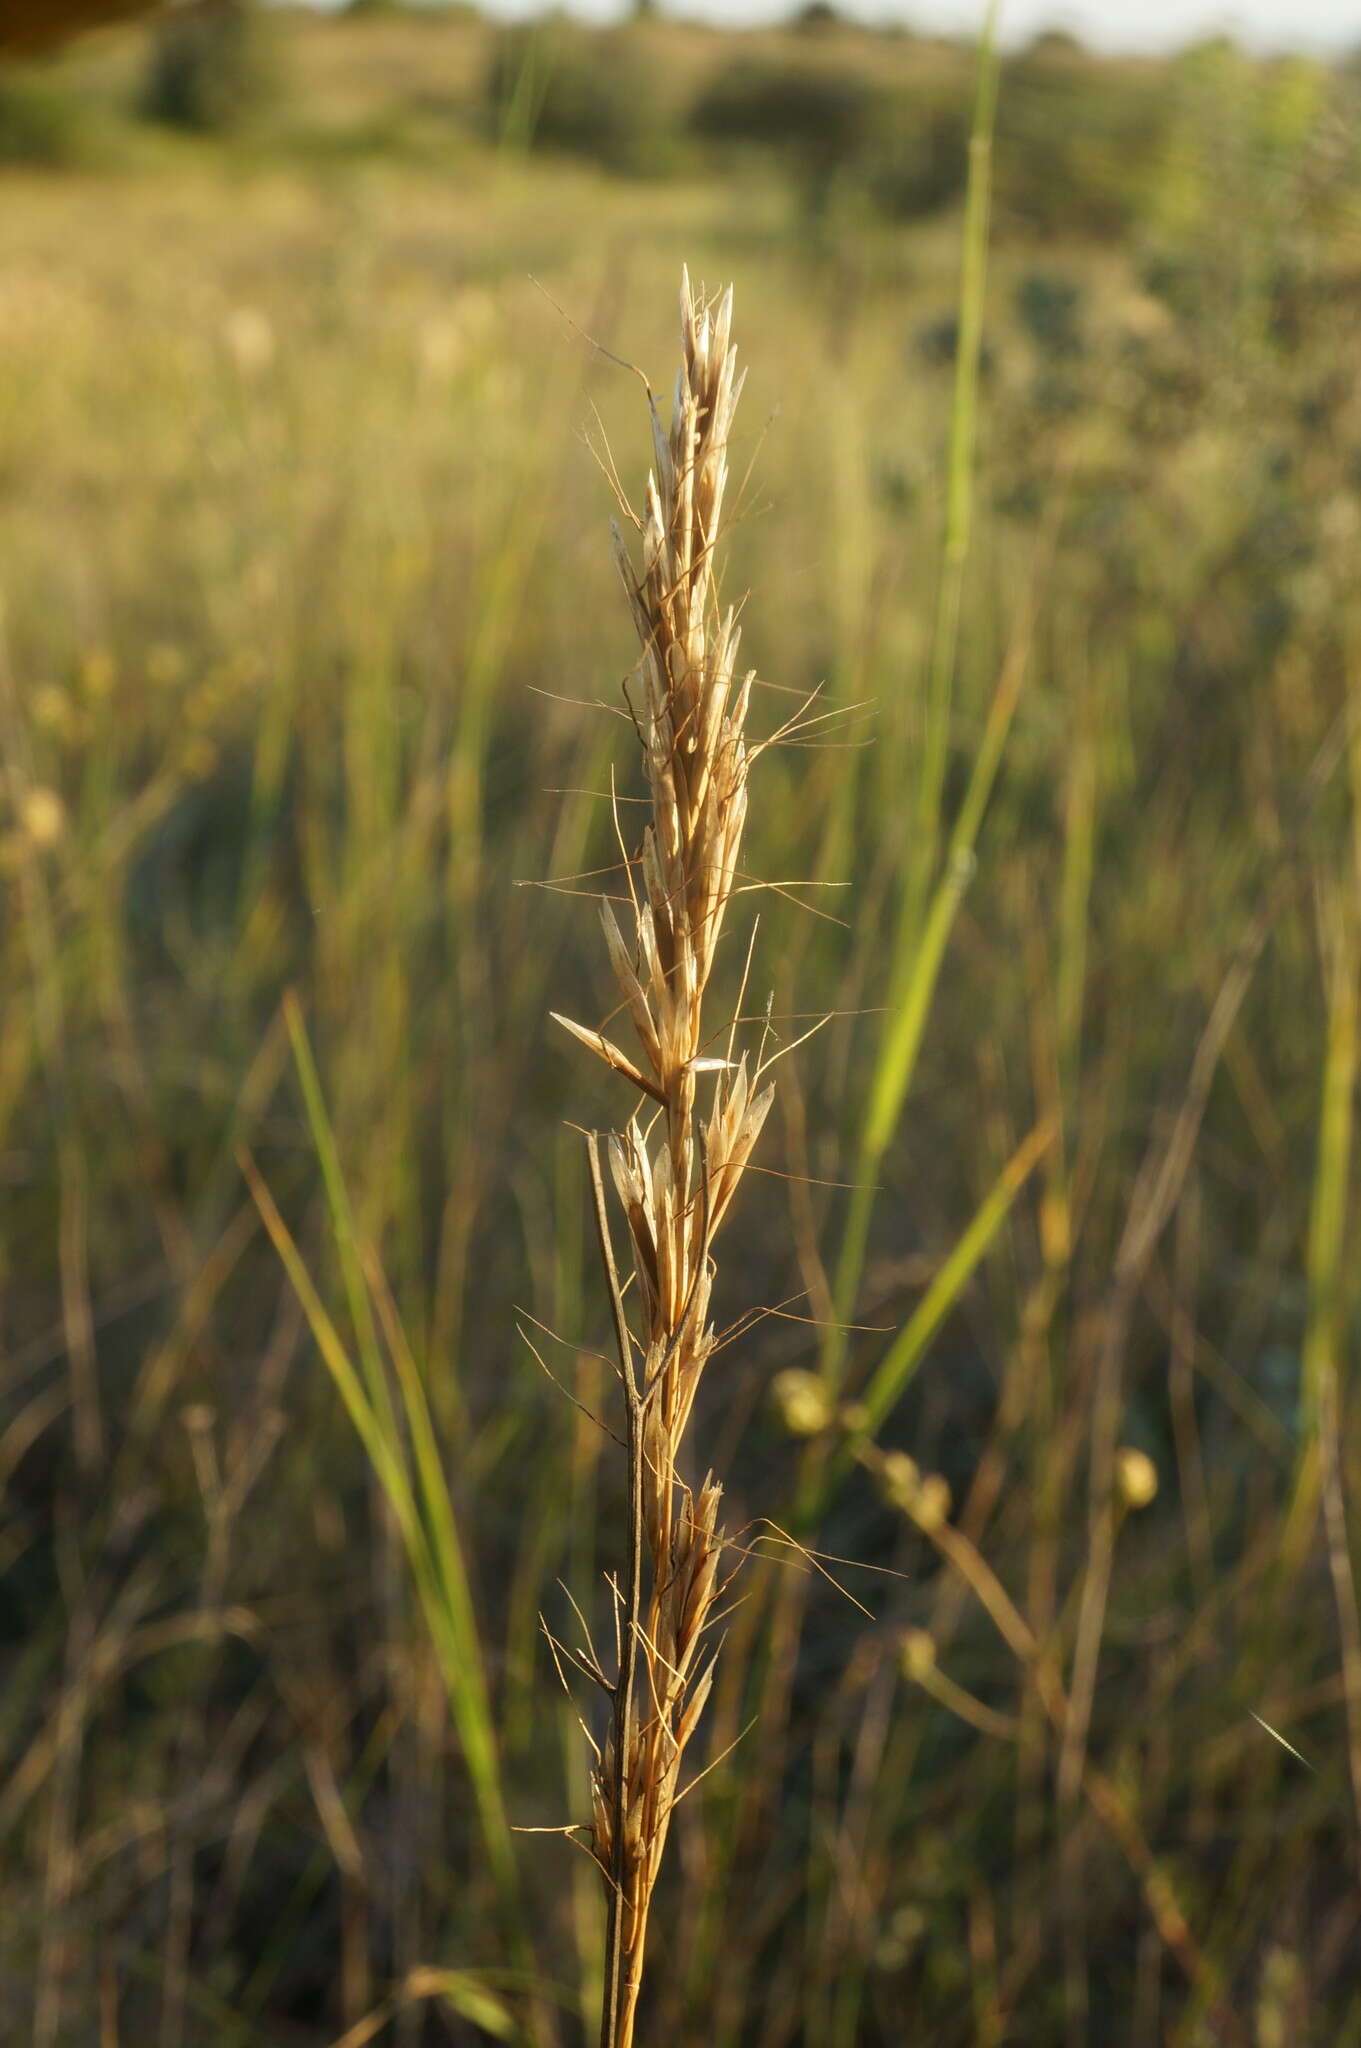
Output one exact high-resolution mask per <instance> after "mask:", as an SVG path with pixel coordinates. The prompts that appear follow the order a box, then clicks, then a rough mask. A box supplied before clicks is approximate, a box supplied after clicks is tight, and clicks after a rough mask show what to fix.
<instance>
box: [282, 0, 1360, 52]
mask: <svg viewBox="0 0 1361 2048" xmlns="http://www.w3.org/2000/svg"><path fill="white" fill-rule="evenodd" d="M322 4H328V0H322ZM329 4H335V0H329ZM483 4H484V5H485V6H486V8H487V11H488V12H489V13H493V14H502V15H512V14H514V15H520V14H538V13H541V12H542V11H543V8H544V6H545V5H546V4H548V0H483ZM564 4H566V5H567V7H568V8H569V10H570V12H572V13H573V14H579V15H582V16H585V17H588V18H591V19H595V20H609V19H613V18H615V17H617V16H618V15H619V14H621V13H623V12H625V11H626V9H625V6H624V4H623V0H564ZM839 4H842V5H843V6H844V8H845V11H846V12H847V13H848V14H861V15H865V16H867V17H868V18H870V19H872V20H886V19H888V20H897V21H905V22H907V23H908V24H909V25H910V26H911V27H913V28H918V29H921V30H923V31H924V32H925V33H927V34H931V33H939V34H946V35H953V34H968V33H971V32H972V31H973V30H975V29H976V28H977V26H978V24H979V22H980V21H981V19H982V15H983V4H982V0H839ZM661 5H662V8H663V11H664V12H672V11H674V12H676V13H680V14H686V15H690V16H702V17H704V18H705V19H707V20H710V21H719V22H759V21H779V20H782V19H784V18H785V17H786V16H788V15H789V14H791V13H793V12H794V11H795V0H661ZM1045 28H1066V29H1070V30H1072V31H1073V33H1074V34H1076V35H1079V36H1081V38H1082V40H1083V41H1084V42H1086V43H1090V44H1091V45H1092V47H1093V48H1094V49H1101V50H1116V51H1121V50H1123V51H1153V50H1167V49H1175V48H1177V47H1178V46H1181V45H1184V44H1186V43H1191V42H1198V41H1200V40H1202V39H1203V38H1204V37H1205V36H1209V35H1216V34H1219V33H1221V32H1224V31H1227V32H1228V33H1229V34H1231V35H1233V36H1234V37H1235V38H1236V39H1237V40H1238V41H1240V42H1242V43H1244V44H1245V45H1247V46H1248V47H1250V48H1253V49H1257V50H1304V51H1313V52H1318V53H1321V54H1329V53H1335V52H1337V51H1344V50H1346V51H1350V50H1358V49H1361V0H1134V4H1132V5H1131V4H1123V5H1122V4H1120V0H1002V39H1003V41H1004V42H1006V43H1009V44H1013V45H1014V44H1017V43H1025V42H1027V41H1029V39H1030V37H1031V36H1033V35H1035V34H1037V33H1038V32H1039V30H1041V29H1045Z"/></svg>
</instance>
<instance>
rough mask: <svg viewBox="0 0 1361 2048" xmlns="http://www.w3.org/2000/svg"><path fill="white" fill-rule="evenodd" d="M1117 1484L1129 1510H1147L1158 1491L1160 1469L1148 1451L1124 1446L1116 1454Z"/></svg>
mask: <svg viewBox="0 0 1361 2048" xmlns="http://www.w3.org/2000/svg"><path fill="white" fill-rule="evenodd" d="M1115 1483H1116V1485H1117V1486H1118V1487H1119V1489H1120V1498H1121V1500H1123V1502H1124V1503H1125V1506H1126V1507H1127V1508H1146V1507H1147V1506H1148V1504H1149V1502H1150V1501H1151V1500H1152V1499H1153V1496H1154V1495H1155V1494H1156V1493H1157V1491H1158V1468H1157V1466H1156V1465H1155V1464H1154V1462H1153V1460H1152V1458H1150V1457H1149V1456H1148V1454H1147V1452H1146V1451H1138V1450H1136V1449H1135V1448H1134V1446H1133V1444H1122V1445H1121V1446H1120V1449H1119V1450H1118V1451H1117V1452H1116V1454H1115Z"/></svg>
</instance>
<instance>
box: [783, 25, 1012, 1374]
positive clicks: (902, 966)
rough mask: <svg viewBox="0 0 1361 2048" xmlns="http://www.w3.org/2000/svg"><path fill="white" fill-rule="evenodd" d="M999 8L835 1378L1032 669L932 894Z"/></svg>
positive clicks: (971, 788)
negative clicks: (920, 698)
mask: <svg viewBox="0 0 1361 2048" xmlns="http://www.w3.org/2000/svg"><path fill="white" fill-rule="evenodd" d="M996 14H997V10H996V7H995V6H992V7H990V8H989V11H988V15H987V19H986V21H985V23H984V28H983V34H982V37H981V39H980V42H979V51H978V73H977V81H976V86H975V93H974V114H973V125H972V129H971V132H970V138H969V178H968V187H967V192H966V196H965V206H964V242H963V255H962V269H961V277H960V293H959V321H958V341H957V348H956V354H955V382H954V394H953V399H952V402H951V409H950V438H949V452H948V457H947V483H946V514H945V534H944V545H943V550H942V559H941V572H940V581H939V584H938V586H937V595H936V616H935V622H934V627H933V631H932V637H931V656H930V665H929V670H928V674H927V685H926V707H925V721H924V726H923V732H922V746H921V753H920V758H919V781H918V788H917V804H916V807H915V810H914V812H913V834H914V837H913V843H912V846H911V848H910V849H909V851H908V854H907V859H906V865H905V871H904V877H903V891H902V896H901V899H900V906H899V914H898V922H897V927H896V930H895V932H894V936H893V940H892V943H891V950H890V958H889V974H890V995H889V1001H888V1010H887V1015H886V1018H885V1024H884V1030H883V1033H882V1035H881V1037H880V1040H879V1045H878V1048H877V1050H876V1053H875V1056H874V1061H873V1066H872V1070H871V1077H870V1089H869V1094H868V1097H867V1099H866V1104H865V1110H864V1122H863V1125H862V1128H861V1133H860V1145H859V1160H858V1164H857V1168H856V1172H855V1175H854V1180H855V1183H856V1192H855V1194H854V1195H853V1196H852V1199H851V1204H850V1208H849V1210H848V1212H847V1216H846V1222H845V1226H844V1228H843V1231H842V1237H841V1245H840V1250H839V1254H838V1258H837V1262H836V1269H835V1279H834V1284H833V1302H834V1306H835V1317H834V1320H833V1322H832V1324H831V1325H830V1326H829V1328H828V1330H827V1333H826V1336H825V1339H824V1344H823V1355H822V1368H823V1372H824V1375H825V1376H826V1378H827V1379H828V1381H829V1382H832V1383H835V1382H836V1381H837V1380H839V1378H840V1374H841V1369H842V1366H843V1364H844V1360H845V1350H846V1341H845V1335H844V1331H843V1329H842V1327H841V1326H843V1325H845V1324H847V1323H849V1322H851V1321H852V1320H853V1317H854V1313H855V1304H856V1297H857V1295H858V1293H859V1290H860V1283H861V1280H862V1278H863V1274H864V1266H865V1255H866V1249H867V1246H868V1242H869V1227H870V1218H871V1215H872V1212H873V1207H874V1193H875V1186H876V1182H877V1179H878V1173H879V1168H880V1165H881V1164H882V1161H883V1157H884V1153H885V1151H886V1150H887V1147H888V1144H889V1141H890V1139H891V1138H892V1136H893V1134H894V1132H895V1131H896V1130H897V1127H898V1121H899V1118H900V1117H901V1115H902V1109H903V1104H904V1102H905V1101H906V1099H907V1094H908V1090H909V1089H910V1087H911V1085H912V1077H913V1074H914V1073H915V1071H916V1063H917V1055H918V1053H919V1051H920V1049H921V1042H922V1036H923V1033H924V1031H925V1028H926V1021H927V1018H928V1016H929V1014H930V1009H931V1004H932V1000H933V998H934V995H935V991H936V984H937V980H938V978H939V974H940V967H941V962H942V960H943V958H944V954H945V946H946V942H947V940H948V938H949V935H950V932H951V931H952V929H953V927H954V921H955V916H956V914H957V912H958V909H959V905H960V903H961V901H962V900H963V895H964V890H965V888H966V887H967V885H968V882H969V879H970V877H971V876H972V873H973V865H974V846H975V843H976V840H977V836H978V831H979V827H980V825H981V823H982V818H983V813H984V811H985V810H986V808H987V803H988V799H989V797H990V795H991V793H992V787H993V783H994V781H995V779H996V775H997V770H998V767H999V766H1000V763H1001V756H1002V751H1003V748H1004V746H1005V743H1006V738H1007V734H1008V732H1009V731H1010V727H1011V718H1012V714H1013V712H1014V711H1015V708H1016V702H1017V697H1018V693H1019V686H1020V682H1021V680H1022V677H1023V674H1024V664H1021V665H1019V666H1017V667H1012V666H1011V665H1008V669H1007V670H1005V671H1004V674H1003V677H1002V679H1001V681H1000V682H999V685H998V689H997V693H996V696H995V698H994V702H993V705H992V708H991V710H990V713H989V717H988V723H987V726H986V728H985V733H984V740H983V744H982V746H981V747H980V749H979V752H978V755H977V757H976V759H975V762H974V766H973V771H972V773H971V775H970V779H969V785H968V790H967V792H966V795H965V799H964V802H963V805H962V806H961V809H960V812H959V815H958V817H957V819H956V821H955V825H954V827H953V829H952V830H951V832H950V834H949V837H948V841H947V843H946V848H945V862H944V867H943V870H942V871H941V873H940V874H939V876H938V877H937V879H936V883H935V888H934V892H932V888H931V878H932V874H933V872H934V870H935V866H936V862H937V859H938V856H939V851H940V846H941V830H942V821H941V807H942V802H943V797H944V786H945V767H946V761H947V758H948V753H949V738H950V727H951V716H950V708H951V700H952V696H953V690H954V677H955V665H956V655H957V650H958V644H959V620H960V611H961V606H962V602H963V590H964V571H965V567H966V564H967V561H968V555H969V540H970V532H971V527H972V516H973V491H974V446H975V441H976V438H977V419H978V374H979V362H980V358H981V353H982V339H983V307H984V302H985V297H986V291H987V257H988V220H989V213H990V209H991V195H992V133H993V123H994V118H995V114H996V107H997V69H998V52H997V21H996Z"/></svg>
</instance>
